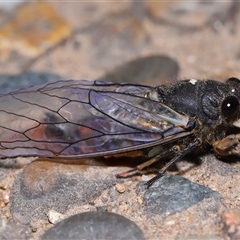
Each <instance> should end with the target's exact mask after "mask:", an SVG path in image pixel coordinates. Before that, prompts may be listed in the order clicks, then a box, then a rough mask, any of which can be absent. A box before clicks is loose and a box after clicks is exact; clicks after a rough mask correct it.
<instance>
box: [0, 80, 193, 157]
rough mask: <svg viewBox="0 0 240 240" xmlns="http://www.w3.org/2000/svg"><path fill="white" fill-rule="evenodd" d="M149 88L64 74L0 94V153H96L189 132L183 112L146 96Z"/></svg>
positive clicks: (16, 154) (99, 154)
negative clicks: (61, 78)
mask: <svg viewBox="0 0 240 240" xmlns="http://www.w3.org/2000/svg"><path fill="white" fill-rule="evenodd" d="M150 91H153V88H151V87H147V86H141V85H129V84H112V83H103V82H99V81H74V80H69V81H59V82H56V83H50V84H47V85H44V86H36V87H31V88H28V89H25V90H24V89H22V90H18V91H15V92H12V93H8V94H4V95H0V114H1V118H0V158H5V157H15V156H42V157H55V156H58V157H73V156H74V157H79V158H81V157H87V156H101V155H108V154H113V153H120V152H124V151H130V150H135V149H139V148H144V147H148V146H154V145H157V144H161V143H163V142H168V141H172V140H173V139H177V138H179V137H184V136H187V135H189V134H191V132H190V131H187V130H186V126H187V123H188V121H189V118H188V117H186V116H183V115H180V114H178V113H177V112H175V111H173V110H172V109H170V108H168V107H167V106H165V105H163V104H160V103H158V102H156V101H152V100H150V99H148V98H146V97H145V96H147V93H148V92H150Z"/></svg>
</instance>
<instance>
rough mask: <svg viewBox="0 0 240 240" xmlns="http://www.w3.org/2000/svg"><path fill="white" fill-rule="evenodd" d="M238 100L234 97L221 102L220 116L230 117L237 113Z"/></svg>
mask: <svg viewBox="0 0 240 240" xmlns="http://www.w3.org/2000/svg"><path fill="white" fill-rule="evenodd" d="M238 105H239V103H238V99H237V98H236V97H234V96H229V97H226V98H225V99H224V100H223V102H222V114H223V116H224V117H226V118H228V117H231V116H232V115H233V114H235V113H236V112H237V111H238Z"/></svg>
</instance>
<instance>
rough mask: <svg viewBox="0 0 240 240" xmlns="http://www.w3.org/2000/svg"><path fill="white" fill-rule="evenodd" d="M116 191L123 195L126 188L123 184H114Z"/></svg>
mask: <svg viewBox="0 0 240 240" xmlns="http://www.w3.org/2000/svg"><path fill="white" fill-rule="evenodd" d="M116 190H117V191H118V192H119V193H124V192H125V191H126V188H125V186H124V185H123V184H120V183H119V184H116Z"/></svg>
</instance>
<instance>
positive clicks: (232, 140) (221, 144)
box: [213, 134, 240, 156]
mask: <svg viewBox="0 0 240 240" xmlns="http://www.w3.org/2000/svg"><path fill="white" fill-rule="evenodd" d="M213 149H214V151H215V152H216V153H217V154H218V155H219V156H230V155H236V156H240V134H232V135H229V136H227V137H225V138H223V139H222V140H219V141H216V142H214V143H213Z"/></svg>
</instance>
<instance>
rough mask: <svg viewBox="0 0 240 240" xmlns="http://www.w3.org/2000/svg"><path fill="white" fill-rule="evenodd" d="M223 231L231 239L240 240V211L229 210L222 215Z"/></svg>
mask: <svg viewBox="0 0 240 240" xmlns="http://www.w3.org/2000/svg"><path fill="white" fill-rule="evenodd" d="M222 222H223V231H224V233H225V234H227V235H228V236H229V237H230V239H232V240H235V239H240V209H235V210H234V209H232V210H227V211H225V212H224V213H223V215H222Z"/></svg>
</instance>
